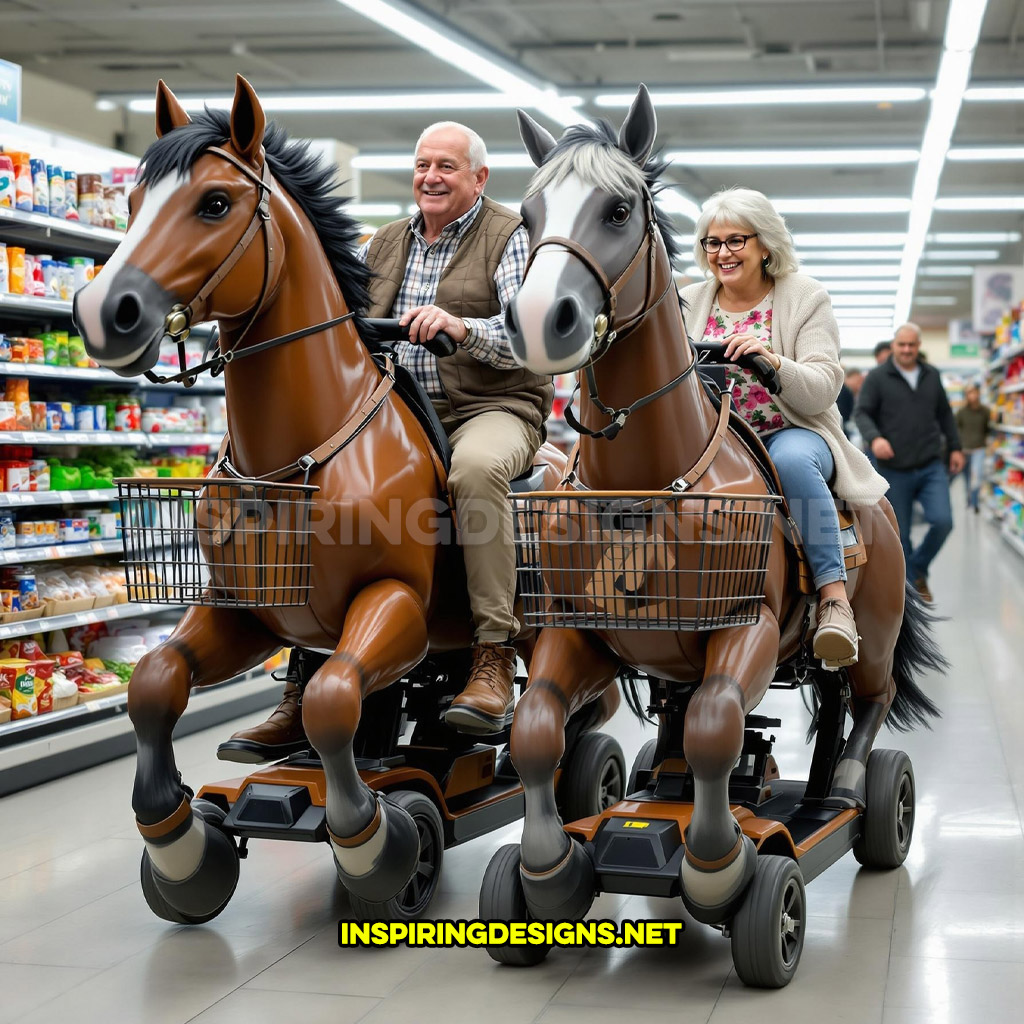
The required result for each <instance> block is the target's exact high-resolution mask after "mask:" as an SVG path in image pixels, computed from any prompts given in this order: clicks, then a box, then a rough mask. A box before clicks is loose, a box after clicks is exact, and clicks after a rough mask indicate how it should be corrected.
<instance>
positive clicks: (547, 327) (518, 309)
mask: <svg viewBox="0 0 1024 1024" xmlns="http://www.w3.org/2000/svg"><path fill="white" fill-rule="evenodd" d="M518 116H519V130H520V134H521V135H522V138H523V142H524V144H525V146H526V149H527V152H528V153H529V154H530V157H531V159H532V160H533V162H534V163H535V164H536V165H537V167H538V170H537V172H536V173H535V174H534V176H533V179H532V180H531V182H530V185H529V187H528V188H527V191H526V198H525V199H524V201H523V206H522V216H523V220H524V222H525V224H526V227H527V229H528V231H529V233H530V258H529V263H528V265H527V271H526V275H525V278H524V280H523V284H522V287H521V288H520V290H519V292H518V294H517V295H516V296H515V298H514V299H513V300H512V302H511V303H509V306H508V309H507V311H506V317H505V321H506V328H507V331H508V336H509V340H510V342H511V346H512V353H513V355H514V357H515V359H516V361H517V362H519V363H520V364H521V365H522V366H525V367H528V368H529V369H530V370H533V371H534V372H536V373H546V374H555V373H566V372H569V371H571V370H576V369H579V367H581V366H583V365H584V364H585V363H587V362H589V361H590V360H592V359H595V358H597V357H598V356H600V355H601V354H603V352H604V351H606V349H607V347H608V346H609V345H610V344H612V343H613V342H614V341H616V340H617V339H619V338H621V337H623V336H624V335H625V334H626V333H628V332H629V331H630V330H632V329H633V328H634V327H635V326H636V325H637V324H638V323H639V321H640V319H642V317H643V316H644V315H645V314H646V313H647V312H648V311H649V310H650V308H651V307H652V306H653V305H655V304H656V303H657V301H658V300H659V297H664V295H665V294H666V292H667V289H668V288H669V287H670V286H671V284H672V274H671V263H670V257H671V256H672V255H674V249H673V247H672V242H671V236H670V234H668V232H667V230H666V229H665V228H664V227H663V226H662V225H661V224H660V222H659V220H658V215H657V212H656V211H655V208H654V202H653V199H652V193H651V188H652V186H653V185H654V184H655V179H656V177H657V175H658V173H660V171H661V170H662V169H663V167H664V165H663V164H661V163H659V162H658V161H657V160H656V159H652V157H651V150H652V148H653V146H654V139H655V135H656V133H657V118H656V117H655V113H654V107H653V105H652V104H651V98H650V96H649V94H648V92H647V89H646V88H645V87H644V86H642V85H641V86H640V88H639V90H638V92H637V95H636V98H635V99H634V101H633V104H632V106H631V107H630V109H629V113H628V114H627V115H626V119H625V120H624V121H623V123H622V127H621V128H620V129H619V131H618V132H617V133H616V132H615V130H614V129H613V128H612V127H611V125H609V124H608V123H607V122H605V121H602V122H600V123H599V124H597V125H596V126H594V127H590V126H584V125H574V126H573V127H571V128H569V129H567V130H566V132H565V134H564V135H563V136H562V138H561V140H559V141H558V142H556V141H555V139H554V137H553V136H552V135H551V134H550V133H549V132H547V131H546V130H545V129H544V128H542V127H541V126H540V125H539V124H537V122H536V121H534V120H533V119H532V118H531V117H530V116H529V115H528V114H527V113H525V112H524V111H522V110H520V111H519V112H518Z"/></svg>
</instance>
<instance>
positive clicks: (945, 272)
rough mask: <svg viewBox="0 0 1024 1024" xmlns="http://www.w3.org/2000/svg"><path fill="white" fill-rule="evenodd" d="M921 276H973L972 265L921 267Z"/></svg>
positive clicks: (919, 271)
mask: <svg viewBox="0 0 1024 1024" xmlns="http://www.w3.org/2000/svg"><path fill="white" fill-rule="evenodd" d="M918 273H919V274H921V276H922V277H974V267H967V266H963V267H942V266H939V267H921V268H920V269H919V270H918Z"/></svg>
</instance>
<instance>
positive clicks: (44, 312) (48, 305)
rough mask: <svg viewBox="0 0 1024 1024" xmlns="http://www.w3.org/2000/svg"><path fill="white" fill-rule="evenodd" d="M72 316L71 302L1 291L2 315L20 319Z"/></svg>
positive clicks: (0, 305)
mask: <svg viewBox="0 0 1024 1024" xmlns="http://www.w3.org/2000/svg"><path fill="white" fill-rule="evenodd" d="M70 316H71V303H70V302H62V301H61V300H60V299H40V298H36V297H35V296H34V295H10V294H8V293H7V292H0V317H17V318H18V319H20V320H40V319H44V320H49V319H52V318H53V317H68V318H70Z"/></svg>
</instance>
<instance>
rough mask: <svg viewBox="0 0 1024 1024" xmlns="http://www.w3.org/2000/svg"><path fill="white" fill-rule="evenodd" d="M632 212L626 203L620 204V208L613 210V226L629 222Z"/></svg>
mask: <svg viewBox="0 0 1024 1024" xmlns="http://www.w3.org/2000/svg"><path fill="white" fill-rule="evenodd" d="M631 212H632V211H631V210H630V208H629V207H628V206H626V204H625V203H619V205H618V206H616V207H615V209H614V210H612V215H611V218H610V220H611V222H612V223H613V224H625V223H626V221H627V220H629V215H630V213H631Z"/></svg>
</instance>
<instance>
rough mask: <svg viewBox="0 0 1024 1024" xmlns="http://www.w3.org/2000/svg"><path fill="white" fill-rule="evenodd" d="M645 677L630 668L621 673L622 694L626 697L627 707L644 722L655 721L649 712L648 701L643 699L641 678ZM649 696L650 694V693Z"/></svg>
mask: <svg viewBox="0 0 1024 1024" xmlns="http://www.w3.org/2000/svg"><path fill="white" fill-rule="evenodd" d="M642 678H643V677H642V676H640V675H638V674H637V673H636V672H631V671H629V670H628V669H627V670H624V671H622V672H620V673H619V682H620V683H621V684H622V694H623V696H624V697H625V698H626V707H627V708H629V710H630V711H632V712H633V714H634V715H635V716H636V717H637V719H638V720H639V721H640V722H641V723H643V724H645V725H646V724H647V723H648V722H652V721H654V719H652V718H651V716H650V715H649V714H648V713H647V704H648V701H644V700H641V697H640V680H641V679H642ZM648 698H649V694H648Z"/></svg>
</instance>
